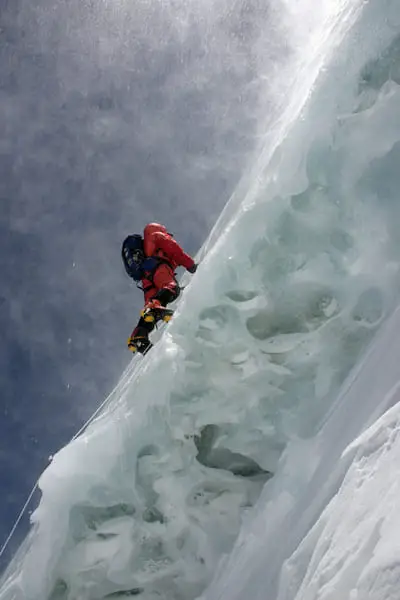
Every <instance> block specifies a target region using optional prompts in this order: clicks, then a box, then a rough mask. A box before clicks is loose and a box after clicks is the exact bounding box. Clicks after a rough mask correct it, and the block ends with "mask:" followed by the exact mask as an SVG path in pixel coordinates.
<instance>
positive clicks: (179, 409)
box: [0, 0, 400, 600]
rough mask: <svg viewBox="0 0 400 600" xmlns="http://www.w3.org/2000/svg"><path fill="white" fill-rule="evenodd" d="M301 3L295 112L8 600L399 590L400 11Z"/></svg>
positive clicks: (11, 584) (386, 4) (248, 180)
mask: <svg viewBox="0 0 400 600" xmlns="http://www.w3.org/2000/svg"><path fill="white" fill-rule="evenodd" d="M282 6H285V7H286V8H285V10H287V11H288V18H289V17H290V19H291V23H292V26H293V27H295V23H296V22H297V21H298V20H299V18H300V17H302V18H303V21H301V28H300V24H299V30H298V31H297V30H295V29H293V35H294V39H295V40H296V42H297V44H298V46H297V51H295V52H293V56H292V62H291V65H292V72H291V78H290V79H289V80H288V82H287V90H286V94H285V103H284V104H282V107H281V108H282V111H281V114H280V117H279V119H277V122H276V124H275V126H273V127H271V129H270V130H269V132H268V135H267V136H266V138H265V140H264V145H263V147H262V148H261V149H260V155H259V159H258V161H257V162H256V164H255V165H253V166H252V168H250V169H249V170H248V172H246V173H245V174H244V176H243V180H242V182H241V184H240V185H239V188H238V190H237V192H236V194H235V195H234V197H233V199H232V202H231V204H230V205H228V207H227V209H226V210H225V211H224V213H223V214H222V215H221V218H220V220H219V221H218V222H217V224H216V226H215V228H214V230H213V232H212V233H211V236H210V239H209V240H208V242H207V243H206V244H205V246H204V249H203V251H202V253H201V254H200V257H201V259H202V263H201V266H200V268H199V269H198V272H197V274H196V276H195V277H193V279H192V281H191V283H190V284H189V285H188V286H187V288H186V289H185V291H184V294H183V298H182V300H181V301H180V302H179V303H178V305H177V311H176V316H175V317H174V319H173V320H172V322H171V323H170V324H169V325H168V326H167V327H165V328H164V329H163V330H162V331H161V332H160V333H159V338H160V339H159V340H158V342H157V345H156V347H155V348H154V349H153V350H152V351H151V353H149V354H148V355H147V356H146V357H145V358H143V359H141V358H138V359H136V358H135V359H133V361H132V363H131V365H130V367H129V369H128V370H127V372H126V373H124V375H123V377H122V378H121V381H120V382H119V384H118V386H117V387H116V389H115V390H114V392H113V394H112V396H111V398H110V400H109V402H108V403H107V405H106V406H105V408H104V411H103V412H102V414H101V415H100V416H99V417H98V418H96V419H95V421H94V422H93V423H92V424H91V425H90V426H89V428H88V429H87V430H86V431H85V433H84V434H82V435H81V436H79V437H78V438H77V439H76V440H75V441H74V442H72V443H71V444H69V445H68V446H67V447H65V448H63V449H62V450H60V452H58V454H56V456H55V457H54V459H53V461H52V463H51V465H50V466H49V468H48V469H47V470H46V471H45V472H44V473H43V475H42V476H41V478H40V482H39V484H40V489H41V492H42V498H41V502H40V504H39V506H38V508H37V509H36V510H35V512H34V513H33V515H32V531H31V533H30V534H29V536H28V538H27V540H26V541H25V543H24V544H23V546H22V548H21V549H20V551H19V553H18V554H17V556H16V557H15V558H14V560H13V562H12V563H11V565H10V567H9V568H8V570H7V572H6V574H5V575H4V577H3V579H2V582H1V588H0V600H22V599H24V600H46V599H47V600H83V599H85V600H100V599H105V598H117V597H118V598H124V597H132V596H137V597H138V598H140V600H155V599H161V598H162V599H163V600H191V599H195V598H202V599H203V600H216V599H221V600H239V599H240V600H243V599H245V598H252V600H258V599H260V600H261V599H268V600H272V599H276V600H316V599H318V600H394V599H395V598H396V599H397V598H398V596H399V593H398V592H397V589H398V588H399V584H400V559H399V552H398V545H399V544H398V541H397V539H396V530H397V526H398V520H399V517H398V515H399V514H400V494H399V489H398V488H399V485H400V484H399V483H398V481H399V477H398V471H399V453H400V441H399V431H400V425H399V423H400V413H399V404H398V400H399V399H400V397H399V394H400V383H399V380H400V375H399V374H400V371H399V370H398V367H397V365H398V357H400V347H399V345H400V341H399V340H400V309H398V308H397V306H398V304H399V297H400V294H399V291H400V270H399V268H400V235H399V223H400V203H399V201H398V194H399V192H398V190H399V186H400V172H399V166H398V165H399V164H400V43H399V40H400V6H399V5H398V2H397V1H396V0H370V1H369V2H357V1H351V0H347V1H344V0H342V1H339V0H337V1H334V0H332V1H328V0H325V1H321V2H320V3H319V7H318V8H315V7H313V10H312V11H311V10H310V8H309V7H307V2H298V3H287V5H286V3H282ZM282 10H283V8H282ZM307 19H308V20H307ZM299 23H300V20H299ZM305 24H306V25H305ZM307 24H308V25H307ZM287 75H288V74H287V73H285V77H287ZM239 200H240V202H239Z"/></svg>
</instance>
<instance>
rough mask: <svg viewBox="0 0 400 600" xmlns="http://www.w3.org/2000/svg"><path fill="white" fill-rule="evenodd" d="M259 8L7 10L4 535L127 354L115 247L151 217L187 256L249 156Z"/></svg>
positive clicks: (2, 193) (268, 63) (65, 5)
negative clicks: (53, 455)
mask: <svg viewBox="0 0 400 600" xmlns="http://www.w3.org/2000/svg"><path fill="white" fill-rule="evenodd" d="M265 4H266V3H265V2H264V1H261V0H248V1H246V0H229V1H228V0H227V1H226V2H225V1H223V0H220V1H218V2H215V6H214V3H213V2H211V1H209V0H202V2H198V0H196V1H195V0H193V1H191V0H189V1H187V2H176V1H171V2H168V3H166V2H162V1H161V0H154V1H152V2H149V1H147V0H146V1H144V0H139V1H137V0H68V1H65V0H2V3H1V7H0V35H1V40H0V41H1V44H0V119H1V130H2V133H1V136H0V202H1V211H0V269H1V292H0V327H1V333H2V336H1V339H2V344H1V349H0V378H1V403H2V409H3V410H2V413H1V415H2V418H1V440H2V444H1V452H0V485H1V490H2V494H1V512H0V518H1V521H0V538H1V539H0V541H1V542H2V541H3V540H4V538H5V536H6V534H7V533H8V530H9V529H10V527H11V525H12V522H13V520H14V518H15V517H16V515H17V513H18V511H19V509H20V508H21V506H22V504H23V502H24V501H25V498H26V496H27V495H28V493H29V491H30V489H31V487H32V485H33V484H34V482H35V481H36V479H37V478H38V476H39V474H40V473H41V471H42V470H43V468H44V467H45V466H46V464H47V457H48V455H49V454H51V453H53V452H55V451H56V450H57V449H58V448H60V447H61V446H62V445H64V444H65V443H66V442H67V441H68V440H69V439H70V438H71V437H72V435H74V433H75V432H76V431H77V429H79V428H80V426H81V425H82V423H83V422H84V421H85V420H86V419H87V418H88V417H89V416H90V414H91V413H92V412H93V410H94V409H95V408H96V407H97V406H98V404H99V403H100V402H101V401H102V400H103V398H104V396H105V395H106V394H107V393H108V392H110V391H111V389H112V387H113V385H114V384H115V383H116V381H117V380H118V378H119V376H120V374H121V372H122V370H123V369H124V367H125V366H126V364H127V362H128V361H129V360H130V354H129V352H128V350H127V349H126V339H127V337H128V335H129V334H130V332H131V330H132V328H133V326H134V325H135V323H136V320H137V317H138V311H139V309H140V307H141V303H142V295H141V292H139V291H138V290H136V288H135V287H134V286H133V285H132V284H131V283H130V281H129V279H128V278H127V276H126V275H125V273H124V270H123V267H122V263H121V260H120V245H121V241H122V239H123V237H124V236H125V235H127V234H128V233H132V232H138V231H139V232H140V231H141V230H142V229H143V226H144V225H145V224H146V223H147V222H149V221H161V222H163V223H165V224H166V226H167V227H168V229H169V230H171V231H173V232H174V234H175V236H176V238H177V240H178V241H180V242H181V243H182V244H183V246H184V247H185V249H186V250H187V251H188V252H189V253H195V252H196V251H197V250H198V248H199V247H200V245H201V243H202V242H203V240H204V239H205V237H206V235H207V233H208V232H209V230H210V228H211V227H212V225H213V223H214V221H215V219H216V217H217V216H218V214H219V212H220V210H221V209H222V207H223V206H224V204H225V202H226V201H227V200H228V198H229V196H230V194H231V192H232V191H233V189H234V187H235V185H236V183H237V181H238V179H239V177H240V175H241V173H242V171H243V169H244V167H245V165H246V164H248V162H249V157H250V156H251V151H252V150H253V149H254V147H255V145H256V144H257V143H258V133H259V131H258V123H259V121H260V117H261V116H263V115H264V112H265V110H266V104H265V98H266V94H265V88H266V87H267V84H268V77H269V75H270V74H271V69H273V68H276V58H277V56H279V54H280V53H281V51H282V49H281V47H280V42H279V40H278V37H279V36H278V35H277V34H274V31H275V30H276V22H275V20H276V15H273V14H272V13H271V14H268V13H267V11H266V8H265ZM266 33H268V36H266ZM275 38H276V39H275ZM266 48H267V50H268V52H266ZM274 65H275V66H274ZM17 539H18V538H17Z"/></svg>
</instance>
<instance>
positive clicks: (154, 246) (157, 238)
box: [143, 223, 194, 270]
mask: <svg viewBox="0 0 400 600" xmlns="http://www.w3.org/2000/svg"><path fill="white" fill-rule="evenodd" d="M143 241H144V244H143V245H144V252H145V254H146V256H161V257H163V258H166V259H167V260H168V261H169V263H170V264H171V267H172V269H173V270H175V269H176V268H177V267H185V269H190V267H192V266H193V265H194V260H193V258H192V257H191V256H189V254H186V252H184V251H183V249H182V248H181V247H180V245H179V244H178V243H177V242H176V241H175V240H174V239H173V238H172V237H171V235H170V234H169V233H168V231H167V230H166V228H165V227H164V226H163V225H160V224H159V223H149V224H148V225H146V227H145V228H144V235H143Z"/></svg>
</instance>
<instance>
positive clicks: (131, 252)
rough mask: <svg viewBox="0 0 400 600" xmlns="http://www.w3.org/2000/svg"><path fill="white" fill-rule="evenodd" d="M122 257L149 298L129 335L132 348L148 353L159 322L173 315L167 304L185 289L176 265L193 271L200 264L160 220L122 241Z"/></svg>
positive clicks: (127, 269) (126, 266)
mask: <svg viewBox="0 0 400 600" xmlns="http://www.w3.org/2000/svg"><path fill="white" fill-rule="evenodd" d="M122 261H123V263H124V266H125V270H126V272H127V274H128V275H129V276H130V277H132V279H134V280H135V281H136V282H137V284H138V282H141V289H142V290H143V292H144V302H145V305H144V308H143V310H142V312H141V316H140V319H139V322H138V324H137V326H136V327H135V329H134V330H133V331H132V334H131V336H130V337H129V339H128V348H129V349H130V350H131V351H132V352H140V353H141V354H145V353H146V352H147V350H149V348H150V347H151V345H152V344H151V342H150V340H149V333H151V332H152V331H153V329H154V327H155V325H156V323H157V322H158V321H169V320H170V319H171V317H172V315H173V311H172V310H169V309H167V308H166V306H167V305H168V304H169V303H170V302H173V301H174V300H176V299H177V298H178V296H179V294H180V291H181V289H180V287H179V285H178V282H177V280H176V274H175V270H176V268H177V267H180V266H182V267H185V268H186V269H187V271H189V273H195V272H196V269H197V265H196V263H195V262H194V260H193V258H191V257H190V256H189V255H188V254H186V252H184V251H183V249H182V248H181V247H180V245H179V244H178V243H177V242H176V241H175V240H174V239H173V236H172V234H171V233H168V231H167V229H166V228H165V227H164V226H163V225H160V224H159V223H149V224H148V225H146V227H145V228H144V232H143V237H142V236H141V235H139V234H134V235H128V237H127V238H126V239H125V240H124V242H123V244H122ZM138 287H139V285H138Z"/></svg>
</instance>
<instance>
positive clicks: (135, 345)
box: [128, 327, 153, 354]
mask: <svg viewBox="0 0 400 600" xmlns="http://www.w3.org/2000/svg"><path fill="white" fill-rule="evenodd" d="M152 345H153V344H152V343H151V341H150V340H149V333H148V331H147V330H146V329H144V327H136V329H135V330H134V331H133V333H132V335H131V336H130V338H129V339H128V348H129V350H131V352H139V353H140V354H146V352H147V351H148V350H150V348H151V347H152Z"/></svg>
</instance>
